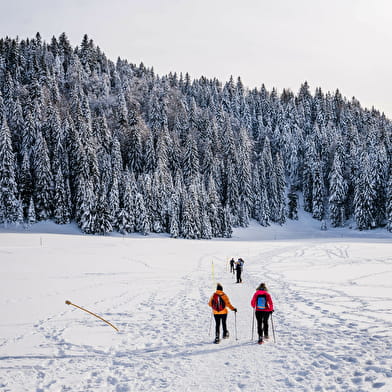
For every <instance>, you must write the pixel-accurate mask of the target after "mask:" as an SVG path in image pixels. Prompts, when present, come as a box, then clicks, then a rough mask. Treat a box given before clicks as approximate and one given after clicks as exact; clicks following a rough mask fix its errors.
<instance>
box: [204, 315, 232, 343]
mask: <svg viewBox="0 0 392 392" xmlns="http://www.w3.org/2000/svg"><path fill="white" fill-rule="evenodd" d="M212 314H213V312H211V317H210V328H209V329H208V336H209V335H211V324H212ZM234 329H235V340H238V338H237V312H234Z"/></svg>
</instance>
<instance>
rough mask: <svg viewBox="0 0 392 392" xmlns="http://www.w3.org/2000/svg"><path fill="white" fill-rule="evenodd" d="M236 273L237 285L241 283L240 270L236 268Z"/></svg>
mask: <svg viewBox="0 0 392 392" xmlns="http://www.w3.org/2000/svg"><path fill="white" fill-rule="evenodd" d="M236 271H237V283H241V282H242V278H241V273H242V269H241V268H237V270H236Z"/></svg>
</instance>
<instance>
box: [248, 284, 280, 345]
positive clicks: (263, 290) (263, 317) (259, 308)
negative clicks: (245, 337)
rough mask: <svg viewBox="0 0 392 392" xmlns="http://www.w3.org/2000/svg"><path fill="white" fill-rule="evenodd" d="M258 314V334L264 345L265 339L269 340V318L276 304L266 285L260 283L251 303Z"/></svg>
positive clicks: (260, 342) (260, 341)
mask: <svg viewBox="0 0 392 392" xmlns="http://www.w3.org/2000/svg"><path fill="white" fill-rule="evenodd" d="M250 304H251V306H252V308H253V309H254V311H255V314H256V320H257V332H258V334H259V341H258V343H259V344H262V343H263V334H264V339H265V340H268V338H269V337H268V318H269V316H270V314H271V313H272V312H273V311H274V304H273V302H272V298H271V295H270V294H269V293H268V288H267V286H266V284H265V283H260V285H259V287H257V289H256V292H255V293H254V295H253V298H252V300H251V302H250Z"/></svg>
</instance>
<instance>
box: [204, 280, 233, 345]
mask: <svg viewBox="0 0 392 392" xmlns="http://www.w3.org/2000/svg"><path fill="white" fill-rule="evenodd" d="M208 305H209V306H211V308H212V310H213V312H214V319H215V341H214V343H219V330H220V322H221V320H222V327H223V339H227V338H228V337H229V331H228V330H227V326H226V319H227V313H228V311H227V308H230V309H231V310H232V311H233V312H237V308H235V307H234V306H233V305H232V304H231V303H230V300H229V297H228V296H227V295H226V294H225V293H224V292H223V288H222V285H221V284H220V283H218V284H217V285H216V291H215V293H214V294H213V295H212V296H211V298H210V301H209V302H208Z"/></svg>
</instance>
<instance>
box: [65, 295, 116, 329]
mask: <svg viewBox="0 0 392 392" xmlns="http://www.w3.org/2000/svg"><path fill="white" fill-rule="evenodd" d="M65 303H66V304H67V305H72V306H75V308H78V309H81V310H84V311H85V312H87V313H90V314H92V315H93V316H95V317H96V318H99V319H100V320H102V321H103V322H105V323H106V324H109V325H110V326H111V327H112V328H114V329H115V330H116V331H117V332H120V331H119V329H118V328H117V327H115V326H114V325H113V324H112V323H109V321H107V320H105V319H103V318H102V317H101V316H98V315H97V314H95V313H93V312H90V311H89V310H87V309H84V308H82V307H81V306H78V305H75V304H73V303H72V302H71V301H68V300H67V301H65Z"/></svg>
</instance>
